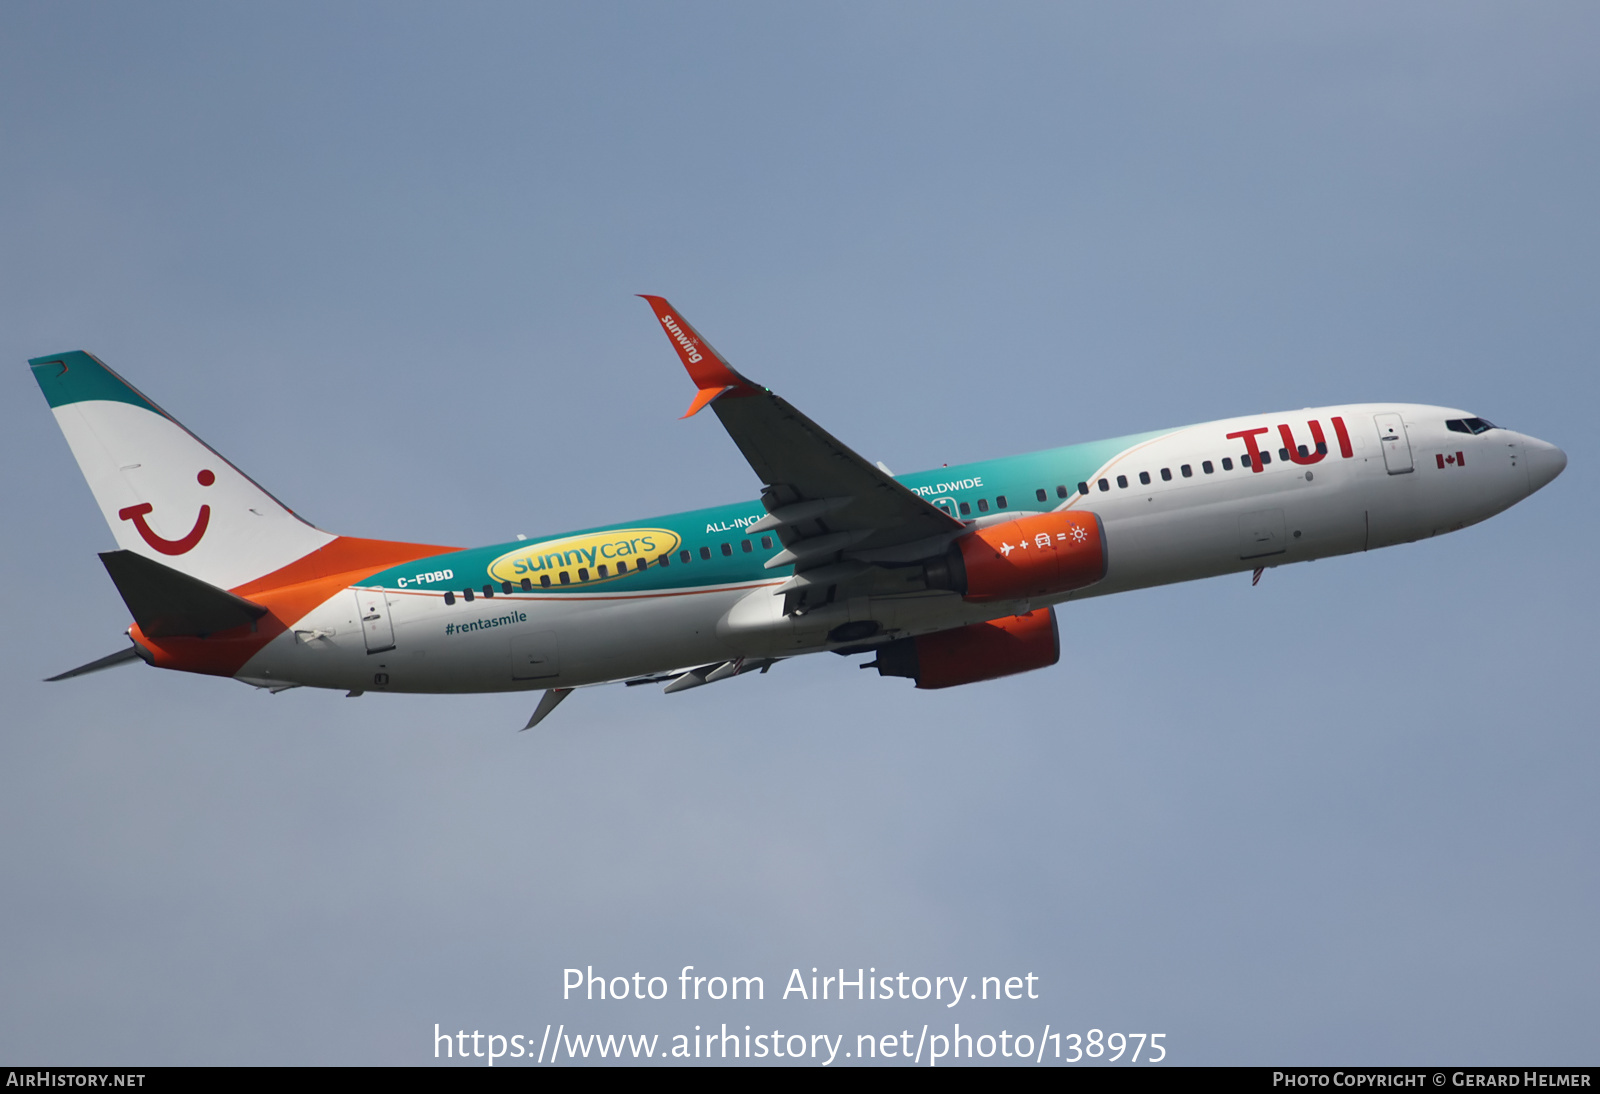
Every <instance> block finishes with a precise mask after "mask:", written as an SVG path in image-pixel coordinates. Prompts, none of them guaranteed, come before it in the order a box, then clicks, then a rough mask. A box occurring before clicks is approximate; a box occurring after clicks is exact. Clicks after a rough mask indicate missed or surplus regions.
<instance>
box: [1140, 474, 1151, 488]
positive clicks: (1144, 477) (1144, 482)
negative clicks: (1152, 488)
mask: <svg viewBox="0 0 1600 1094" xmlns="http://www.w3.org/2000/svg"><path fill="white" fill-rule="evenodd" d="M1139 484H1140V485H1141V486H1149V485H1150V472H1148V471H1141V472H1139Z"/></svg>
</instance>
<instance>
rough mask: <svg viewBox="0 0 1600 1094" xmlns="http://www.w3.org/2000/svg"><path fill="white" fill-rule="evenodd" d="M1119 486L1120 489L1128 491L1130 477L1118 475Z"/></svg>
mask: <svg viewBox="0 0 1600 1094" xmlns="http://www.w3.org/2000/svg"><path fill="white" fill-rule="evenodd" d="M1117 486H1118V487H1120V488H1121V489H1123V490H1126V489H1127V488H1128V476H1126V475H1118V476H1117Z"/></svg>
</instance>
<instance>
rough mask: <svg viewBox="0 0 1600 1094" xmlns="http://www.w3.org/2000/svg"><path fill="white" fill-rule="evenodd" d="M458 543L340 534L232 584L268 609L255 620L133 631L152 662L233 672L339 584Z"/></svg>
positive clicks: (169, 666)
mask: <svg viewBox="0 0 1600 1094" xmlns="http://www.w3.org/2000/svg"><path fill="white" fill-rule="evenodd" d="M458 549H459V548H456V547H436V546H432V545H430V544H426V543H395V542H392V541H390V540H384V539H357V538H355V537H353V536H340V537H339V538H338V539H336V540H334V541H333V542H332V543H330V544H328V545H327V546H325V547H321V548H319V549H317V550H315V551H312V552H311V553H310V554H309V555H306V556H305V557H304V558H300V559H296V560H295V561H294V562H291V563H289V565H287V566H285V567H283V568H282V569H279V570H274V571H273V572H272V573H270V574H267V575H266V576H265V577H258V578H256V579H255V580H254V581H250V582H246V583H245V584H243V585H239V586H237V587H235V588H233V589H230V590H228V591H229V592H231V593H234V594H235V595H237V596H242V597H244V598H245V599H246V600H250V601H253V602H254V603H256V604H260V605H261V606H262V607H264V608H266V609H267V614H266V615H264V616H262V617H261V618H260V619H258V620H256V621H255V623H253V624H251V625H250V626H245V627H235V628H233V629H232V630H228V631H221V632H219V633H217V634H212V635H207V636H206V637H204V638H189V637H183V638H150V637H148V636H147V635H145V634H144V632H143V631H141V630H140V629H139V625H138V624H137V623H135V624H134V625H133V629H132V630H131V631H130V632H129V633H130V634H131V635H132V637H133V640H134V641H135V642H137V643H138V644H139V645H140V646H142V647H143V648H144V649H145V650H147V651H148V652H149V653H150V663H151V664H152V665H155V666H156V667H157V668H163V669H179V670H181V671H183V672H199V673H205V674H207V675H209V676H232V675H234V674H235V673H237V672H238V671H239V670H240V669H241V668H243V667H244V665H245V662H247V661H249V660H250V658H252V657H254V656H255V655H256V654H257V653H259V652H260V651H261V650H262V648H264V647H265V646H266V644H267V643H268V642H271V641H272V640H273V639H274V638H276V637H278V635H280V634H282V633H283V632H284V631H286V630H288V629H289V628H290V627H292V626H294V624H295V623H297V622H299V621H300V620H301V619H303V618H304V617H305V614H306V613H307V612H309V611H310V610H311V609H312V608H315V607H316V606H317V605H318V604H321V603H322V602H323V601H325V600H327V599H328V598H329V597H331V596H332V595H333V594H334V593H336V592H338V591H339V590H340V589H343V588H345V587H346V586H349V585H353V584H355V583H356V582H358V581H360V580H361V579H362V578H363V577H366V576H367V575H368V574H372V573H376V572H377V571H379V570H387V569H388V568H389V567H391V566H398V565H400V564H401V563H403V562H411V561H413V560H415V559H419V558H428V557H430V556H432V555H442V554H446V553H448V552H450V551H455V550H458Z"/></svg>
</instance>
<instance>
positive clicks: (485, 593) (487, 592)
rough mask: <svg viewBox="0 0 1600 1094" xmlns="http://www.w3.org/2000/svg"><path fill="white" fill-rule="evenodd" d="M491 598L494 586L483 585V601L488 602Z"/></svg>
mask: <svg viewBox="0 0 1600 1094" xmlns="http://www.w3.org/2000/svg"><path fill="white" fill-rule="evenodd" d="M492 596H494V586H493V585H485V586H484V587H483V598H484V599H485V600H488V599H489V598H490V597H492Z"/></svg>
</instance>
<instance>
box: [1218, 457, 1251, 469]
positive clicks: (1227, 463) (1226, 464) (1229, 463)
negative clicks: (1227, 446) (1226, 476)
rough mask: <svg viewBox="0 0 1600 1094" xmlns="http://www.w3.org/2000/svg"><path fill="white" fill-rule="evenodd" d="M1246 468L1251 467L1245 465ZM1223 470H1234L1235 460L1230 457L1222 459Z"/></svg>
mask: <svg viewBox="0 0 1600 1094" xmlns="http://www.w3.org/2000/svg"><path fill="white" fill-rule="evenodd" d="M1245 466H1246V467H1248V466H1250V465H1249V464H1245ZM1222 469H1223V470H1224V471H1232V470H1233V460H1232V458H1230V457H1228V456H1224V457H1222Z"/></svg>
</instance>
